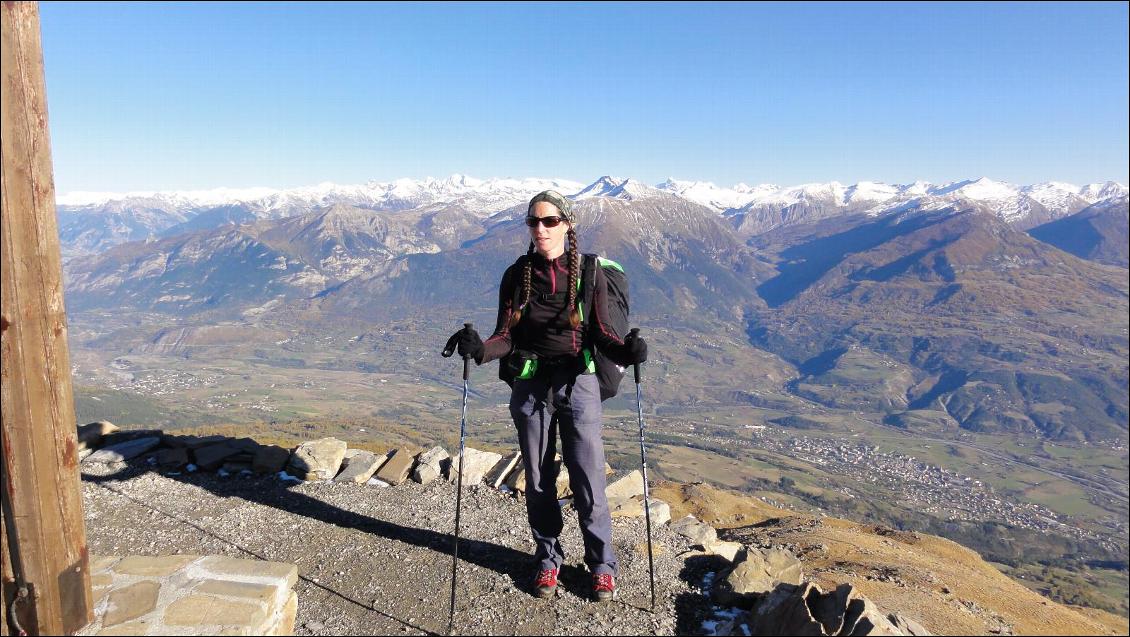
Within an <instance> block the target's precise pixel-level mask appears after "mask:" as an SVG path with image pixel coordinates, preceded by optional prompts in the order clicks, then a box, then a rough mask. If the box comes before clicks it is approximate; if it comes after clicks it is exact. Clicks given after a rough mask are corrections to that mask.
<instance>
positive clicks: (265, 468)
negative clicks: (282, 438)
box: [251, 445, 290, 473]
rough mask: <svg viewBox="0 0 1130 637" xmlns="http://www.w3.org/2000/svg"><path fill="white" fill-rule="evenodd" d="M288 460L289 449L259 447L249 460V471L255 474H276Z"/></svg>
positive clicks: (273, 446) (274, 446) (272, 446)
mask: <svg viewBox="0 0 1130 637" xmlns="http://www.w3.org/2000/svg"><path fill="white" fill-rule="evenodd" d="M289 460H290V449H287V448H285V447H279V446H278V445H261V446H260V447H259V449H258V451H256V452H255V457H254V458H253V459H252V460H251V470H252V471H254V472H255V473H278V472H280V471H282V470H283V468H284V467H286V463H287V461H289Z"/></svg>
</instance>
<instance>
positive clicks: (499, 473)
mask: <svg viewBox="0 0 1130 637" xmlns="http://www.w3.org/2000/svg"><path fill="white" fill-rule="evenodd" d="M521 462H522V452H521V451H511V452H510V453H508V454H507V455H506V456H505V457H504V458H502V460H499V461H498V462H497V463H496V464H495V465H494V466H493V467H491V470H490V471H488V472H487V475H486V477H484V478H483V481H484V482H486V483H487V485H488V486H490V487H493V488H495V489H497V488H498V487H500V486H502V485H503V484H505V483H506V478H507V476H509V475H510V472H511V471H514V468H515V467H517V466H518V464H519V463H521Z"/></svg>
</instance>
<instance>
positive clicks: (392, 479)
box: [373, 448, 416, 486]
mask: <svg viewBox="0 0 1130 637" xmlns="http://www.w3.org/2000/svg"><path fill="white" fill-rule="evenodd" d="M415 463H416V456H415V455H413V453H412V452H411V451H409V450H408V449H404V448H401V449H396V450H394V451H393V452H392V455H391V456H390V457H389V459H388V460H387V461H386V462H385V463H384V464H383V465H381V468H380V469H378V470H377V475H375V476H373V477H375V478H376V479H377V480H380V481H381V482H386V483H388V484H391V485H393V486H395V485H398V484H400V483H402V482H404V481H405V480H407V479H408V472H410V471H411V470H412V465H413V464H415Z"/></svg>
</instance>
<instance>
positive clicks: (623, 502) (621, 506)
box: [608, 495, 740, 546]
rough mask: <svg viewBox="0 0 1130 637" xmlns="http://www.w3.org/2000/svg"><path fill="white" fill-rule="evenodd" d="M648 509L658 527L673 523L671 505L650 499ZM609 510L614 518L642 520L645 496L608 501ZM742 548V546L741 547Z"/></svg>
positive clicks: (654, 524)
mask: <svg viewBox="0 0 1130 637" xmlns="http://www.w3.org/2000/svg"><path fill="white" fill-rule="evenodd" d="M648 509H649V513H650V514H651V524H652V525H653V526H658V525H660V524H666V523H668V522H670V521H671V505H669V504H667V503H666V502H664V501H663V500H660V499H659V498H648ZM608 510H609V512H611V513H612V517H614V518H642V517H643V516H644V514H643V496H642V495H640V496H635V497H631V498H616V499H615V500H609V501H608ZM739 546H740V545H739Z"/></svg>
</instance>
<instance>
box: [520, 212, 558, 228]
mask: <svg viewBox="0 0 1130 637" xmlns="http://www.w3.org/2000/svg"><path fill="white" fill-rule="evenodd" d="M562 221H565V217H559V216H556V215H549V216H548V217H526V225H527V226H529V227H531V228H536V227H538V224H539V223H540V224H542V225H543V226H545V227H546V228H556V227H557V226H558V225H560V224H561V222H562Z"/></svg>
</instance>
